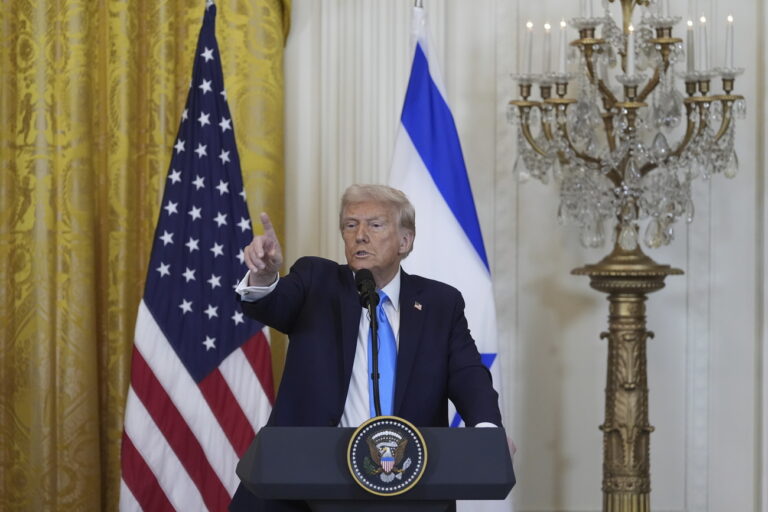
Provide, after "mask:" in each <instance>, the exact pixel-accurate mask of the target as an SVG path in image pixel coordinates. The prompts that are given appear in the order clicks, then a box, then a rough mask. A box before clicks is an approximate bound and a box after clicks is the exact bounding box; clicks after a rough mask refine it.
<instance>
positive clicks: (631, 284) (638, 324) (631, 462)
mask: <svg viewBox="0 0 768 512" xmlns="http://www.w3.org/2000/svg"><path fill="white" fill-rule="evenodd" d="M682 273H683V272H682V270H679V269H676V268H672V267H670V266H669V265H659V264H658V263H656V262H655V261H653V260H652V259H651V258H649V257H648V256H646V255H645V254H644V253H643V252H642V251H641V250H640V248H639V246H638V247H637V248H635V249H634V250H632V251H626V250H623V249H622V248H621V247H620V246H619V245H618V244H616V247H615V248H614V250H613V252H612V253H611V254H609V255H608V256H607V257H605V258H604V259H603V260H602V261H600V263H597V264H595V265H587V266H585V267H581V268H577V269H575V270H573V274H576V275H586V276H589V277H590V279H591V281H590V285H591V286H592V288H594V289H595V290H599V291H601V292H605V293H607V294H608V301H609V302H610V306H609V325H608V332H603V333H602V334H600V337H601V338H603V339H607V340H608V375H607V383H606V387H605V422H604V423H603V425H601V426H600V429H601V430H602V431H603V510H604V511H605V512H649V511H650V509H651V508H650V495H651V476H650V437H651V432H653V427H652V426H651V425H650V423H649V422H648V379H647V371H646V351H645V342H646V340H647V339H648V338H652V337H653V333H652V332H650V331H648V330H647V329H646V327H645V300H646V294H648V293H651V292H655V291H656V290H660V289H661V288H663V287H664V278H666V277H667V276H668V275H679V274H682Z"/></svg>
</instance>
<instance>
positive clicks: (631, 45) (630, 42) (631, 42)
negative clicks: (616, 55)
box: [626, 25, 635, 75]
mask: <svg viewBox="0 0 768 512" xmlns="http://www.w3.org/2000/svg"><path fill="white" fill-rule="evenodd" d="M626 72H627V74H628V75H634V74H635V27H633V26H632V25H630V26H629V35H628V37H627V71H626Z"/></svg>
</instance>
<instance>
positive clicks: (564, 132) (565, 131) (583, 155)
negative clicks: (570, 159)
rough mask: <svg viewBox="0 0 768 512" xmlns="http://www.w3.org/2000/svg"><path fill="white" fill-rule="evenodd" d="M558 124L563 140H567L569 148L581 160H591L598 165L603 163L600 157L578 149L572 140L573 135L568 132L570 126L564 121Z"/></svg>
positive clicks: (590, 161)
mask: <svg viewBox="0 0 768 512" xmlns="http://www.w3.org/2000/svg"><path fill="white" fill-rule="evenodd" d="M558 124H559V127H558V129H559V130H560V133H561V134H562V137H563V140H565V142H566V144H568V149H570V150H571V152H572V153H573V154H574V155H575V156H576V157H577V158H580V159H581V160H583V161H585V162H589V163H591V164H597V165H598V166H599V165H601V164H602V163H603V162H602V160H600V159H599V158H595V157H592V156H589V155H588V154H586V153H582V152H581V151H579V150H578V149H576V146H574V144H573V140H571V136H570V135H569V134H568V126H567V125H566V123H565V122H562V123H558Z"/></svg>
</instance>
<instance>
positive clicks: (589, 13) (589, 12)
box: [587, 0, 594, 18]
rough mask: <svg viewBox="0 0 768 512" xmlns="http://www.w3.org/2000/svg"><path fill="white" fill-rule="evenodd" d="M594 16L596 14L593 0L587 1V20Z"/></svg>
mask: <svg viewBox="0 0 768 512" xmlns="http://www.w3.org/2000/svg"><path fill="white" fill-rule="evenodd" d="M592 16H594V13H593V12H592V0H587V18H591V17H592Z"/></svg>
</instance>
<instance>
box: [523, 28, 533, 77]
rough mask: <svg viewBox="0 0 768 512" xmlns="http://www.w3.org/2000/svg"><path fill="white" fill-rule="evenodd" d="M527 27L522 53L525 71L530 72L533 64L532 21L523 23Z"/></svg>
mask: <svg viewBox="0 0 768 512" xmlns="http://www.w3.org/2000/svg"><path fill="white" fill-rule="evenodd" d="M525 27H526V28H527V29H528V30H526V31H525V44H524V45H523V54H524V56H525V68H524V69H525V73H528V74H531V67H532V66H533V22H531V21H528V22H527V23H526V24H525Z"/></svg>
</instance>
